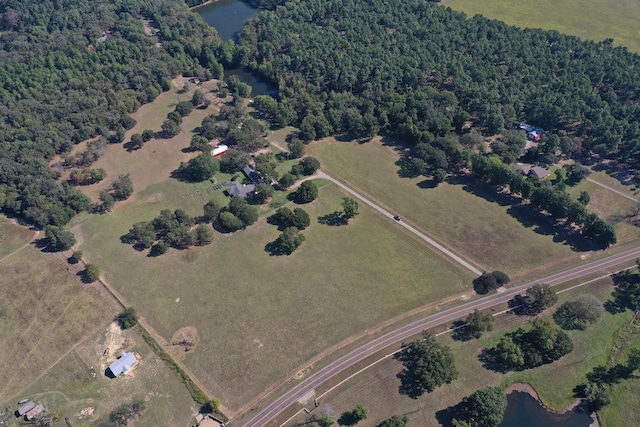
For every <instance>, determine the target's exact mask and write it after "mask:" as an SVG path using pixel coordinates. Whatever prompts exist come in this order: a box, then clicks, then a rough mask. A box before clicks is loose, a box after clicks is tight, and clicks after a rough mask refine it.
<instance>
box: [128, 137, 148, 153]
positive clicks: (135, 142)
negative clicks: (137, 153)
mask: <svg viewBox="0 0 640 427" xmlns="http://www.w3.org/2000/svg"><path fill="white" fill-rule="evenodd" d="M144 143H145V141H144V139H142V135H140V134H139V133H134V134H133V135H131V141H130V144H131V149H132V150H138V149H140V148H142V146H143V145H144Z"/></svg>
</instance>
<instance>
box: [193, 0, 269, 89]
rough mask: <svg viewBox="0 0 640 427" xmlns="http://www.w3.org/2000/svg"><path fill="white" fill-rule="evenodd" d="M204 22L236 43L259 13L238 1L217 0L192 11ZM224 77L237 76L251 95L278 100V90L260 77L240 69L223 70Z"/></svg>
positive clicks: (226, 38)
mask: <svg viewBox="0 0 640 427" xmlns="http://www.w3.org/2000/svg"><path fill="white" fill-rule="evenodd" d="M193 10H194V11H195V12H197V13H198V14H200V16H202V19H204V20H205V22H206V23H207V24H209V25H211V26H212V27H214V28H215V29H216V31H218V34H219V35H220V38H221V39H222V40H224V41H227V40H234V41H237V39H238V33H239V32H240V31H241V30H242V27H243V26H244V23H245V22H247V20H248V19H250V18H253V17H254V16H256V15H257V14H258V12H259V10H258V9H255V8H253V7H251V6H249V5H247V4H246V3H243V2H241V1H240V0H218V1H216V2H215V3H209V4H206V5H203V6H199V7H196V8H194V9H193ZM224 74H225V76H234V75H235V76H238V78H239V79H240V81H241V82H243V83H246V84H248V85H249V86H251V88H252V90H251V95H252V96H255V95H270V96H272V97H274V98H276V99H277V98H278V89H277V88H276V87H275V86H274V85H272V84H270V83H269V82H267V81H266V80H264V79H262V78H261V77H260V76H258V75H256V74H254V73H252V72H250V71H247V70H242V69H234V70H225V71H224Z"/></svg>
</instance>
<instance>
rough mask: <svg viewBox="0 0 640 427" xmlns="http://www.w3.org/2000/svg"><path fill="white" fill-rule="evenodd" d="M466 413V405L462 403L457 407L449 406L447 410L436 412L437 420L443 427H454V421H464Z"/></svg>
mask: <svg viewBox="0 0 640 427" xmlns="http://www.w3.org/2000/svg"><path fill="white" fill-rule="evenodd" d="M464 413H465V411H464V405H463V403H462V402H460V403H458V404H456V405H453V406H449V407H448V408H446V409H441V410H439V411H438V412H436V420H438V422H439V423H440V425H442V426H443V427H452V426H453V420H454V419H456V420H461V419H463V418H464Z"/></svg>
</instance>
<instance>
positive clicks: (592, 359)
mask: <svg viewBox="0 0 640 427" xmlns="http://www.w3.org/2000/svg"><path fill="white" fill-rule="evenodd" d="M609 283H611V282H610V281H608V280H607V281H601V282H599V283H594V284H593V285H590V286H589V287H588V288H580V289H577V290H575V291H571V292H567V293H564V294H562V295H561V297H560V301H559V303H558V305H559V304H561V303H562V302H563V301H565V300H566V299H568V298H573V297H575V296H576V295H578V294H581V293H590V294H593V295H596V296H598V297H599V298H601V300H602V301H606V299H607V298H608V295H609V294H610V290H609V289H606V288H605V286H606V285H607V284H609ZM555 308H556V307H554V308H551V309H550V310H549V311H550V312H549V313H545V314H544V315H543V316H544V317H545V318H546V319H548V320H549V321H551V322H553V320H552V318H551V314H552V313H553V312H554V311H555ZM632 317H633V314H632V313H630V312H627V313H623V314H617V315H611V314H609V313H604V314H603V315H602V317H601V318H600V321H599V322H598V323H597V324H595V325H593V326H592V327H590V328H588V329H587V330H586V331H584V332H580V331H569V332H568V334H569V336H570V337H571V340H572V341H573V343H574V347H575V348H574V350H573V352H571V353H570V354H569V355H567V356H565V357H564V358H562V359H560V360H559V361H556V362H554V363H552V364H548V365H544V366H541V367H538V368H535V369H530V370H526V371H523V372H513V373H509V374H506V375H502V374H499V373H496V372H493V371H490V370H487V369H485V368H484V367H483V366H482V364H481V362H480V361H479V360H478V355H479V354H480V352H481V351H482V349H483V348H487V347H491V346H494V345H496V344H497V342H498V340H499V338H500V336H501V335H502V334H504V333H505V332H508V331H511V330H514V329H515V328H517V327H525V328H526V327H527V325H528V322H529V319H528V318H527V317H519V316H515V315H511V314H509V315H502V316H499V317H497V318H496V319H495V322H494V330H493V331H492V332H490V333H488V334H485V336H483V337H482V338H481V339H479V340H472V341H467V342H458V341H454V340H453V339H451V337H450V335H443V336H441V337H440V339H441V340H442V341H443V342H444V343H446V344H447V345H449V346H451V349H452V351H453V353H454V355H455V359H456V367H457V369H458V370H459V377H458V379H457V380H456V381H454V382H452V383H451V384H449V385H445V386H443V387H440V388H438V389H436V390H435V391H434V392H432V393H428V394H425V395H423V396H422V397H420V398H419V399H416V400H413V399H411V398H409V397H406V396H402V395H400V394H399V393H398V387H399V386H400V381H399V379H398V378H397V377H396V374H397V373H398V372H400V371H401V370H402V365H401V364H400V363H399V362H397V361H395V360H393V359H391V358H390V359H387V360H385V361H383V362H381V363H379V364H377V365H375V366H374V367H372V368H370V369H368V370H366V371H364V372H363V373H362V374H360V375H358V376H356V377H354V378H353V379H351V380H349V381H348V382H347V383H345V384H344V385H343V386H341V387H339V388H338V389H336V390H335V391H332V392H331V393H329V394H328V395H327V396H326V397H323V398H322V399H321V400H320V402H321V405H320V407H319V408H318V409H316V410H315V411H314V414H318V413H320V414H321V413H323V412H329V413H330V414H332V415H333V416H334V417H335V418H338V417H339V416H340V414H341V413H342V412H343V411H346V410H350V409H352V408H353V407H354V406H355V405H357V404H363V405H364V406H365V407H366V408H367V412H368V417H367V419H366V420H365V421H363V422H362V423H359V424H358V425H359V426H360V424H362V426H363V427H369V426H375V425H377V424H378V423H379V422H380V421H382V420H384V419H386V418H389V417H391V416H393V415H402V414H407V415H408V417H409V418H410V422H409V425H419V426H427V425H428V426H436V425H440V424H439V423H438V422H437V420H436V413H437V412H438V411H441V410H443V409H446V408H447V407H449V406H451V405H455V404H457V403H458V402H460V401H461V399H462V398H463V397H464V396H467V395H469V394H470V393H472V392H473V391H475V390H477V389H479V388H482V387H485V386H498V385H502V386H506V385H507V384H512V383H516V382H524V383H528V384H531V385H532V386H533V387H534V388H535V390H536V391H537V393H538V395H539V397H540V398H541V399H542V401H543V402H544V404H545V405H546V406H547V407H549V408H551V409H553V410H555V411H562V410H564V409H565V408H566V407H567V406H568V405H569V404H570V403H572V402H573V401H574V400H575V399H574V398H573V392H572V390H573V387H574V386H576V385H577V384H579V383H580V382H584V381H585V380H586V377H585V375H586V373H587V372H589V371H591V369H592V368H593V367H594V366H597V365H601V364H604V363H605V362H606V360H607V355H608V345H609V344H610V342H611V339H612V337H613V335H614V333H615V331H616V330H617V329H618V328H620V327H623V326H625V325H627V324H628V323H629V322H630V321H631V319H632ZM635 383H637V380H628V381H624V382H623V383H622V384H621V385H618V386H616V395H617V396H619V399H620V402H619V403H616V402H614V405H617V406H616V407H618V408H621V410H625V411H627V412H626V413H624V414H619V415H618V417H619V418H621V419H626V420H629V419H637V418H632V417H631V416H632V415H633V414H634V413H637V409H634V408H637V406H638V403H639V401H638V398H637V397H636V398H633V399H631V398H629V397H630V396H631V395H626V397H625V396H621V395H619V394H618V393H619V392H618V391H617V390H618V388H620V389H622V385H624V386H626V387H627V389H628V388H629V387H632V388H633V387H635V386H634V384H635ZM318 392H319V393H321V392H322V390H318ZM633 396H637V395H633ZM311 406H313V405H311ZM612 408H613V406H612ZM634 411H635V412H634ZM609 412H610V411H609V410H607V412H606V413H605V414H604V415H605V421H606V424H605V425H607V426H609V425H610V424H609V415H608V414H609ZM304 419H305V417H304V416H300V417H299V418H297V419H296V420H295V421H299V422H303V421H304ZM293 425H295V422H294V423H293ZM612 425H623V424H612ZM627 425H628V424H627Z"/></svg>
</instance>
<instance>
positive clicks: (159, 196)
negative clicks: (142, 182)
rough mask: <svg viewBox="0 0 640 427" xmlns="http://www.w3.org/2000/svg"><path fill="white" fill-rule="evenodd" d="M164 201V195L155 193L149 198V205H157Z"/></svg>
mask: <svg viewBox="0 0 640 427" xmlns="http://www.w3.org/2000/svg"><path fill="white" fill-rule="evenodd" d="M160 199H162V193H154V194H152V195H150V196H149V197H147V203H155V202H157V201H159V200H160Z"/></svg>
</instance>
